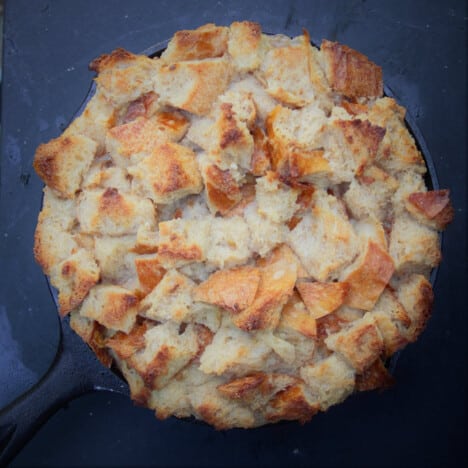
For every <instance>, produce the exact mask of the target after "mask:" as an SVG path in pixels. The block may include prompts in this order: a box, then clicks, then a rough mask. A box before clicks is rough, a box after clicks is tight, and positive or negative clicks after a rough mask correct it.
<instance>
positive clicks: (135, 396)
mask: <svg viewBox="0 0 468 468" xmlns="http://www.w3.org/2000/svg"><path fill="white" fill-rule="evenodd" d="M114 359H115V362H116V363H117V366H118V368H119V369H120V371H121V372H122V375H123V376H124V378H125V380H126V381H127V382H128V386H129V387H130V398H131V399H132V400H133V402H134V403H135V404H136V405H139V406H148V404H149V403H150V397H151V389H150V388H148V387H147V386H146V385H145V382H144V380H143V379H142V378H141V376H140V374H138V372H137V371H136V370H135V369H134V368H133V367H131V366H130V365H129V364H128V363H127V362H126V361H124V360H121V359H119V358H117V357H114Z"/></svg>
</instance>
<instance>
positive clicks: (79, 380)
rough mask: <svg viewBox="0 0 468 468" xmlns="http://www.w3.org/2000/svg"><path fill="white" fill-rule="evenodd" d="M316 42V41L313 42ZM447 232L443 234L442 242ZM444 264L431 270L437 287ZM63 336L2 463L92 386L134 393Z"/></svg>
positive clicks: (3, 450) (18, 418)
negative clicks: (440, 267) (50, 419)
mask: <svg viewBox="0 0 468 468" xmlns="http://www.w3.org/2000/svg"><path fill="white" fill-rule="evenodd" d="M168 42H169V40H166V41H162V42H159V43H157V44H155V45H153V46H151V47H149V48H148V49H146V50H144V51H143V52H142V54H145V55H148V56H150V57H155V56H159V55H160V54H161V53H162V52H163V51H164V49H165V48H166V47H167V44H168ZM313 45H315V44H314V43H313ZM95 91H96V85H95V84H94V82H93V84H92V85H91V87H90V89H89V91H88V94H87V95H86V98H85V99H84V101H83V103H82V104H81V106H80V108H79V109H78V111H77V112H76V114H75V115H74V116H73V118H72V120H74V119H75V118H76V117H78V116H79V115H80V114H81V113H82V112H83V110H84V108H85V107H86V104H87V103H88V101H89V100H90V99H91V98H92V96H93V95H94V93H95ZM384 94H385V95H386V96H389V97H395V95H394V93H393V91H392V90H391V88H390V87H389V86H384ZM406 124H407V126H408V128H409V130H410V132H411V133H412V135H413V137H414V139H415V141H416V143H417V145H418V148H419V150H420V151H421V153H422V155H423V157H424V159H425V162H426V166H427V169H428V171H427V174H426V180H425V182H426V185H427V187H428V188H429V189H431V190H437V189H439V182H438V180H437V175H436V171H435V167H434V162H433V160H432V157H431V155H430V153H429V150H428V148H427V145H426V143H425V141H424V138H423V136H422V134H421V132H420V131H419V129H418V127H417V126H416V123H415V121H414V120H413V118H412V117H411V116H410V115H408V113H407V115H406ZM441 241H442V234H440V242H441ZM437 271H438V268H437V267H436V268H434V270H433V271H432V273H431V283H432V286H433V287H434V284H435V280H436V276H437ZM47 284H48V286H49V290H50V292H51V294H52V297H53V299H54V302H55V304H56V305H57V293H56V291H55V289H54V288H53V287H52V286H51V285H50V283H49V281H48V280H47ZM59 324H60V341H59V346H58V349H57V353H56V355H55V358H54V361H53V363H52V365H51V366H50V368H49V370H48V371H47V372H46V374H45V375H44V376H43V377H42V379H41V380H40V381H39V382H38V383H37V384H36V385H34V386H33V387H32V388H31V389H30V390H28V391H27V392H26V393H25V394H24V395H22V396H20V397H19V398H17V399H16V400H15V401H13V402H12V403H11V404H10V405H8V406H7V407H6V408H4V409H3V410H2V411H0V466H5V465H7V464H8V463H9V462H10V461H11V460H12V459H13V458H14V457H15V456H16V454H17V453H18V452H19V451H20V450H21V449H22V448H23V447H24V445H25V444H26V443H27V442H28V441H29V440H30V439H31V438H32V437H33V435H34V434H35V433H36V432H37V431H38V430H39V428H40V427H41V426H42V425H43V424H44V423H45V422H46V421H47V420H48V419H49V418H50V417H52V415H53V414H55V412H57V411H58V410H59V409H60V408H62V407H63V406H65V405H66V404H67V403H69V402H70V401H72V400H73V399H75V398H77V397H78V396H81V395H83V394H85V393H88V392H91V391H107V392H113V393H119V394H122V395H126V396H130V391H129V388H128V385H127V382H126V381H125V380H124V378H123V377H122V375H121V374H120V372H119V371H118V369H116V368H111V369H107V368H105V367H104V366H103V365H102V364H101V363H100V362H99V361H98V359H97V358H96V356H95V354H94V352H93V351H92V350H91V349H90V348H89V347H88V345H87V344H86V343H85V342H84V341H83V340H82V339H81V337H79V336H78V335H77V334H75V332H74V331H73V330H72V329H71V328H70V326H69V319H68V317H67V318H64V319H62V320H59ZM398 356H399V352H397V353H396V354H394V355H393V356H392V357H391V358H390V359H389V361H388V363H387V367H388V369H389V371H390V372H391V373H393V371H394V369H395V367H396V362H397V359H398Z"/></svg>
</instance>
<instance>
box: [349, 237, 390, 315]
mask: <svg viewBox="0 0 468 468" xmlns="http://www.w3.org/2000/svg"><path fill="white" fill-rule="evenodd" d="M394 271H395V266H394V262H393V260H392V257H391V256H390V255H389V254H388V252H387V250H386V249H383V248H382V247H381V246H379V245H378V244H376V243H375V242H373V241H372V240H368V241H367V245H366V246H365V250H364V251H363V252H362V254H361V255H360V256H359V257H358V258H357V260H356V261H355V262H354V263H353V264H352V265H351V266H350V267H349V268H347V269H346V271H343V272H342V275H341V278H342V281H344V282H345V283H348V285H349V292H348V294H347V296H346V299H345V303H346V304H347V305H349V306H350V307H355V308H356V309H362V310H371V309H372V308H373V307H374V305H375V303H376V302H377V300H378V299H379V297H380V295H381V294H382V292H383V290H384V289H385V286H386V285H387V284H388V282H389V281H390V278H391V277H392V275H393V272H394Z"/></svg>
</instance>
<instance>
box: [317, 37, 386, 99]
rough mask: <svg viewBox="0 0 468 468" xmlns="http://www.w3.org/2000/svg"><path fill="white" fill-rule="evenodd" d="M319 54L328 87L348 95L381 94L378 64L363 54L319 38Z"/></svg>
mask: <svg viewBox="0 0 468 468" xmlns="http://www.w3.org/2000/svg"><path fill="white" fill-rule="evenodd" d="M320 50H321V55H322V57H323V60H324V63H325V72H326V75H327V79H328V82H329V83H330V85H331V87H332V89H333V90H334V91H336V92H338V93H341V94H343V95H344V96H346V97H348V98H360V97H367V98H370V99H372V98H378V97H381V96H382V94H383V80H382V68H381V67H379V66H377V65H376V64H375V63H373V62H371V61H370V60H369V59H368V58H367V57H366V56H365V55H363V54H361V53H360V52H357V51H356V50H354V49H351V48H350V47H348V46H345V45H342V44H339V43H338V42H330V41H327V40H323V41H322V45H321V47H320Z"/></svg>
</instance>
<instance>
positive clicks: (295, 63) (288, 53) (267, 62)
mask: <svg viewBox="0 0 468 468" xmlns="http://www.w3.org/2000/svg"><path fill="white" fill-rule="evenodd" d="M308 58H309V45H308V44H307V43H306V42H305V41H304V40H301V41H300V42H299V43H294V44H291V45H287V46H283V47H275V48H272V49H270V50H269V51H268V52H267V53H266V55H265V58H264V61H263V63H262V66H261V70H262V73H263V76H264V78H265V81H266V90H267V92H268V93H269V94H270V95H271V96H273V97H274V98H275V99H278V100H279V101H281V102H283V103H285V104H288V105H291V106H294V107H304V106H305V105H307V104H310V103H311V102H313V101H314V98H315V93H314V90H313V87H312V82H311V79H310V75H309V60H308Z"/></svg>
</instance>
